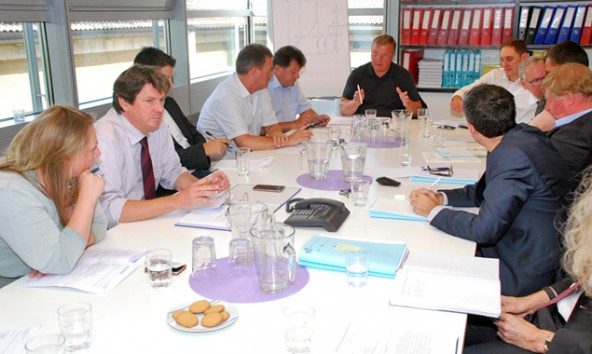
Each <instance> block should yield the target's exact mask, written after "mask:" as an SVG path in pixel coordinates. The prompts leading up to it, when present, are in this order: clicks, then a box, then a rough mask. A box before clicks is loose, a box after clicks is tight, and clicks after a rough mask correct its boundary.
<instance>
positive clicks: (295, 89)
mask: <svg viewBox="0 0 592 354" xmlns="http://www.w3.org/2000/svg"><path fill="white" fill-rule="evenodd" d="M304 65H306V57H305V56H304V54H303V53H302V51H300V49H298V48H296V47H293V46H290V45H288V46H285V47H281V48H280V49H278V50H277V51H276V52H275V54H274V55H273V77H272V78H271V81H269V86H268V91H269V95H270V96H271V103H272V105H273V110H274V111H275V116H276V117H277V120H278V122H279V123H280V125H281V127H282V130H283V131H284V132H285V131H288V130H291V129H298V128H301V127H304V126H307V125H311V124H314V125H315V126H325V125H327V123H329V120H330V118H329V116H328V115H326V114H320V115H319V114H317V112H315V111H314V109H312V108H311V104H310V100H309V99H307V98H306V97H305V96H304V94H303V93H302V90H301V89H300V85H299V84H298V79H299V78H300V70H302V68H303V67H304Z"/></svg>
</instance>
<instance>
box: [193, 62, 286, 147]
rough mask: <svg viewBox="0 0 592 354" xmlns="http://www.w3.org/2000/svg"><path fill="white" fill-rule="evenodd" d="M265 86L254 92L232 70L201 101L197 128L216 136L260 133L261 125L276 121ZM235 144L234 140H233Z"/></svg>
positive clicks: (256, 134) (231, 136)
mask: <svg viewBox="0 0 592 354" xmlns="http://www.w3.org/2000/svg"><path fill="white" fill-rule="evenodd" d="M277 123H278V121H277V118H276V117H275V114H274V112H273V107H272V106H271V98H270V97H269V92H268V91H267V90H266V89H263V90H259V91H257V92H254V93H253V94H251V93H249V91H248V90H247V89H246V88H245V86H244V85H243V83H242V82H240V80H239V79H238V76H237V75H236V73H235V74H233V75H231V76H229V77H228V78H226V79H225V80H224V81H222V82H221V83H220V84H218V86H217V87H216V89H214V92H212V94H211V95H210V97H208V99H207V100H206V102H205V103H204V105H203V108H202V110H201V113H200V115H199V120H198V121H197V130H199V131H200V132H202V133H205V134H206V135H212V136H213V137H215V138H227V139H234V138H236V137H237V136H241V135H245V134H250V135H254V136H260V135H261V128H262V127H267V126H270V125H274V124H277ZM233 144H234V147H236V144H235V143H234V142H233Z"/></svg>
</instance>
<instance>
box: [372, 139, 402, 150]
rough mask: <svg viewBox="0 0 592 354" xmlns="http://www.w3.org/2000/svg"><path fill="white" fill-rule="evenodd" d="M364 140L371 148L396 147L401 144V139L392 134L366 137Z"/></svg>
mask: <svg viewBox="0 0 592 354" xmlns="http://www.w3.org/2000/svg"><path fill="white" fill-rule="evenodd" d="M364 142H365V143H366V144H367V145H368V147H369V148H374V149H384V148H394V147H400V146H401V141H400V140H399V139H395V138H394V137H392V136H379V137H377V138H375V139H372V138H366V139H364Z"/></svg>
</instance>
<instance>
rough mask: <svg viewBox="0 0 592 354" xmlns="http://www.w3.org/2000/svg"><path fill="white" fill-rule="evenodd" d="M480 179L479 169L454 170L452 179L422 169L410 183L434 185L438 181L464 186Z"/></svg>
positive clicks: (410, 178) (411, 178)
mask: <svg viewBox="0 0 592 354" xmlns="http://www.w3.org/2000/svg"><path fill="white" fill-rule="evenodd" d="M432 167H434V166H432ZM479 177H480V175H479V170H478V169H461V168H454V169H453V174H452V176H451V177H446V176H436V175H433V174H430V173H429V171H428V170H427V169H421V170H420V171H419V172H418V173H417V174H416V175H413V176H410V177H409V181H411V182H423V183H434V182H435V181H436V180H438V183H441V184H459V185H463V186H464V185H467V184H473V183H475V182H477V181H478V180H479Z"/></svg>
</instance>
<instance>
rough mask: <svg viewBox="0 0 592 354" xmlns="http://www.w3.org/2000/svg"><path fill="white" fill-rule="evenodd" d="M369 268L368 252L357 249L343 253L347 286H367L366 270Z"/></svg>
mask: <svg viewBox="0 0 592 354" xmlns="http://www.w3.org/2000/svg"><path fill="white" fill-rule="evenodd" d="M369 266H370V251H369V250H367V249H364V248H359V249H357V250H354V251H350V252H345V274H346V276H347V284H348V285H350V286H353V287H355V288H359V287H362V286H365V285H366V284H368V268H369Z"/></svg>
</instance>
